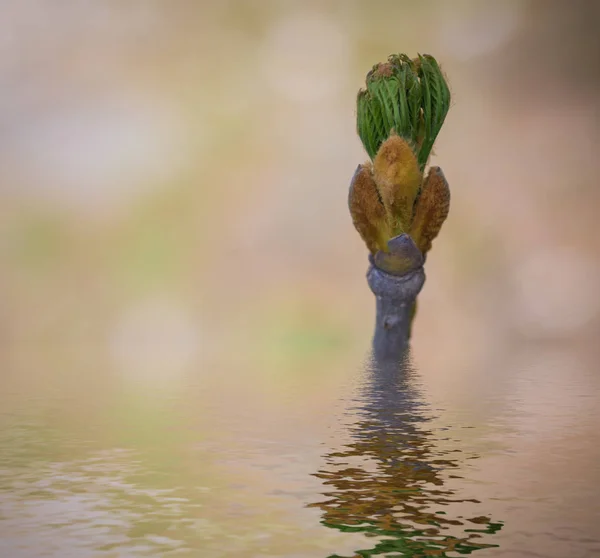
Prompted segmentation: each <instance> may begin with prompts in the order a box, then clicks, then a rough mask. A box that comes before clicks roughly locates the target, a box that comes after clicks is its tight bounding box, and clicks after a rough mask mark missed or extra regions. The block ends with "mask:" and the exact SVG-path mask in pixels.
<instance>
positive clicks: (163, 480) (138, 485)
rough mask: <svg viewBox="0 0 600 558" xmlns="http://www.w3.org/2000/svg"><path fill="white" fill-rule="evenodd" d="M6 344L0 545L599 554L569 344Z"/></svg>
mask: <svg viewBox="0 0 600 558" xmlns="http://www.w3.org/2000/svg"><path fill="white" fill-rule="evenodd" d="M90 357H91V352H90V351H89V350H84V351H80V352H71V353H65V354H63V353H60V354H56V353H53V352H52V351H48V350H42V349H40V350H38V351H30V352H26V354H24V355H17V354H16V353H15V354H13V355H12V356H11V358H7V359H6V366H5V371H4V373H3V376H2V384H3V385H2V390H1V395H0V398H1V400H0V403H1V407H0V412H1V415H0V556H2V557H4V556H6V557H7V558H8V557H14V558H19V557H38V556H40V557H41V556H57V557H58V556H60V557H65V558H66V557H71V556H72V557H87V556H90V557H93V556H106V557H109V556H114V557H117V556H119V557H120V556H199V557H200V556H201V557H230V556H231V557H233V556H236V557H237V556H251V557H257V558H258V557H269V556H285V557H298V558H299V557H315V558H317V557H318V558H325V557H334V556H337V557H348V558H350V557H358V556H360V557H367V556H460V555H466V554H471V553H473V554H475V555H476V556H482V557H484V556H507V557H511V556H541V557H557V558H559V557H560V558H563V557H566V556H569V557H581V558H585V557H588V556H589V557H592V556H597V555H600V534H599V533H600V530H599V529H598V528H597V526H598V525H599V524H600V508H599V505H598V497H599V495H600V492H599V489H598V486H599V484H598V483H599V481H600V451H599V449H598V448H599V447H600V436H599V434H598V431H599V426H600V412H599V409H600V404H599V403H600V398H599V391H598V378H597V374H596V371H595V370H594V369H593V366H589V365H586V363H584V362H581V361H580V360H579V359H578V357H577V354H576V353H572V352H570V351H568V350H559V349H556V348H552V349H549V348H548V347H541V348H539V350H537V349H536V350H531V349H523V350H522V351H520V352H516V353H515V354H512V355H510V357H507V358H506V363H505V364H506V365H505V367H504V368H503V369H502V370H496V369H495V368H490V369H489V370H485V369H478V370H473V371H465V374H464V375H463V376H462V377H460V378H458V377H457V378H454V379H453V378H445V377H444V375H443V370H427V369H423V368H420V367H419V359H418V355H416V356H415V355H414V354H413V355H407V356H406V358H405V359H404V360H403V361H402V362H400V363H394V364H390V363H387V364H386V363H378V362H375V361H374V360H373V359H372V358H371V357H369V356H367V357H366V358H365V360H364V362H357V363H356V365H355V366H354V367H344V368H343V369H336V368H335V367H331V366H325V365H323V366H322V367H319V366H316V368H315V369H312V370H301V371H298V370H297V369H294V368H293V367H290V369H289V370H287V371H286V370H282V371H280V374H279V375H276V376H273V375H268V374H267V375H264V374H263V375H261V374H255V373H254V372H253V371H252V370H245V369H244V367H243V366H241V367H239V368H238V369H237V370H232V371H229V372H228V373H227V374H225V373H221V374H219V373H218V370H216V369H215V368H211V367H210V365H208V364H207V363H198V364H197V367H194V366H192V367H190V368H189V369H187V370H186V371H185V372H183V373H181V374H179V375H178V376H175V375H170V374H166V375H161V372H160V367H158V368H154V369H152V370H150V369H148V370H145V371H144V370H139V371H137V372H135V373H134V372H133V371H132V370H125V369H120V368H119V367H116V366H115V365H114V363H111V361H109V360H107V359H105V358H103V357H102V356H101V355H97V356H96V358H90Z"/></svg>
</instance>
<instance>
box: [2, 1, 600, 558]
mask: <svg viewBox="0 0 600 558" xmlns="http://www.w3.org/2000/svg"><path fill="white" fill-rule="evenodd" d="M599 6H600V4H599V3H598V2H593V1H587V0H580V1H570V2H566V1H553V0H544V1H541V0H539V1H525V0H523V1H511V0H506V1H503V2H491V1H490V2H483V1H477V0H471V1H467V0H464V1H462V0H461V1H454V2H443V1H427V0H420V1H418V2H416V1H415V2H398V1H391V0H390V1H366V0H365V1H359V0H345V1H341V0H340V1H322V0H319V1H316V0H315V1H311V0H308V1H306V0H303V1H292V0H290V1H287V0H255V1H250V0H248V1H242V0H230V1H218V2H217V1H192V0H189V1H186V0H178V1H173V2H167V1H162V2H161V1H158V0H139V1H138V0H127V1H120V0H114V1H96V2H88V1H75V0H73V1H55V2H46V1H41V0H38V1H35V0H24V1H10V0H4V1H2V2H0V12H1V15H0V79H1V88H0V90H1V94H0V129H1V133H0V360H1V362H0V366H1V367H2V371H1V372H0V373H1V374H2V382H3V384H4V388H3V389H2V392H1V393H0V404H1V405H2V406H3V408H4V409H5V410H6V409H8V410H11V409H12V410H17V409H19V408H21V407H22V406H23V401H24V400H26V399H27V398H30V397H34V398H35V397H36V396H37V395H36V394H39V397H40V398H42V399H43V398H45V397H46V396H47V394H48V393H50V392H52V393H55V395H56V397H58V398H59V400H60V401H61V403H60V405H59V406H58V408H57V411H56V414H54V415H52V417H46V419H47V421H50V422H51V421H52V420H56V421H58V423H60V424H61V425H75V424H78V423H81V424H85V423H86V421H87V422H88V423H90V424H91V423H93V420H94V419H93V416H92V415H94V413H95V412H96V411H98V412H100V411H99V410H98V409H99V406H100V403H98V404H97V406H98V408H96V407H95V406H94V405H95V401H96V400H97V401H111V404H113V403H114V398H113V396H114V392H112V391H110V390H112V389H114V386H115V385H121V384H119V383H118V382H122V381H126V382H130V384H131V385H132V386H135V387H134V388H132V390H133V391H132V392H131V393H132V394H133V395H131V397H132V398H135V397H138V396H139V398H140V399H144V398H145V399H147V398H148V397H150V396H149V393H150V392H149V391H148V390H152V389H154V388H156V391H157V392H161V393H175V391H168V390H169V389H170V390H176V389H184V388H183V387H182V386H186V385H188V383H189V381H190V380H189V379H190V378H194V381H195V382H200V383H202V384H203V385H205V384H206V385H208V384H211V383H213V384H214V385H219V386H221V387H227V388H228V392H227V396H223V397H222V399H219V397H216V398H212V399H211V401H210V404H212V405H214V406H216V407H219V406H220V407H219V408H220V411H219V412H220V413H221V415H222V416H227V414H228V413H231V412H232V411H233V410H234V409H236V405H238V404H240V402H242V401H243V402H244V405H246V406H249V408H250V409H252V411H251V412H250V411H248V414H249V416H252V417H253V420H255V421H256V422H257V423H258V424H260V421H261V417H263V418H264V417H267V416H268V417H269V418H268V420H269V421H272V417H273V415H272V414H271V415H269V414H268V413H269V412H271V413H273V412H274V413H279V416H281V417H286V416H288V415H287V414H286V413H288V412H290V409H292V410H293V409H301V408H303V407H306V406H307V405H313V406H316V407H319V408H320V409H321V411H322V410H323V409H324V408H326V407H327V408H328V403H329V402H331V403H332V405H333V401H334V400H335V396H336V394H335V392H334V390H333V388H332V386H335V385H337V382H338V381H339V378H340V377H342V376H343V375H344V374H345V373H346V372H345V371H347V370H349V369H350V368H352V367H354V368H356V367H357V366H358V365H359V364H360V362H361V358H362V357H363V355H364V354H365V351H366V350H367V349H368V345H369V340H370V336H371V333H372V327H373V323H374V300H373V296H372V294H371V293H370V291H369V289H368V287H367V284H366V280H365V272H366V269H367V251H366V248H365V247H364V245H363V244H362V242H361V240H360V238H359V236H358V234H357V233H356V232H355V231H354V229H353V227H352V223H351V220H350V216H349V213H348V209H347V191H348V185H349V180H350V178H351V176H352V174H353V172H354V169H355V168H356V166H357V164H358V163H361V162H364V160H365V159H366V154H365V152H364V151H363V149H362V146H361V144H360V141H359V139H358V137H357V136H356V133H355V106H354V103H355V96H356V93H357V91H358V89H359V88H360V87H361V85H362V84H363V80H364V77H365V75H366V72H367V71H368V70H369V69H370V68H371V67H372V65H373V64H374V63H376V62H379V61H382V60H385V59H386V57H387V56H388V55H389V54H391V53H393V52H406V53H408V54H411V55H416V53H417V52H420V53H429V54H433V55H434V56H435V57H436V58H437V59H438V60H439V61H440V63H441V65H442V67H443V69H444V70H445V72H446V73H447V75H448V78H449V82H450V85H451V90H452V95H453V102H452V107H451V110H450V112H449V115H448V117H447V120H446V123H445V125H444V128H443V129H442V132H441V134H440V136H439V138H438V141H437V144H436V148H435V152H434V155H433V158H432V161H431V162H432V163H433V164H436V165H440V166H441V167H442V168H443V170H444V172H445V175H446V177H447V178H448V181H449V183H450V187H451V190H452V196H453V197H452V204H451V211H450V216H449V219H448V221H447V222H446V224H445V225H444V227H443V228H442V232H441V235H440V237H439V238H438V239H437V240H436V241H435V242H434V246H433V250H432V252H431V253H430V254H429V256H428V261H427V266H426V273H427V277H428V279H427V282H426V285H425V288H424V290H423V292H422V294H421V295H420V298H419V313H418V318H417V322H416V326H415V330H414V342H413V350H414V354H415V355H416V358H417V360H418V363H419V367H420V368H421V369H423V370H426V371H429V372H428V374H427V375H426V380H425V381H426V382H428V389H430V390H431V393H433V394H435V393H439V394H444V396H445V397H450V398H454V400H455V401H457V405H459V403H458V402H463V403H464V402H466V401H468V400H471V403H470V405H471V407H470V408H471V411H472V412H474V413H475V414H477V413H480V414H481V416H486V413H491V412H492V411H491V410H490V408H489V406H487V405H483V404H482V405H479V406H477V404H476V402H473V400H472V398H471V396H470V395H469V394H470V393H471V390H483V391H485V389H486V388H485V386H486V383H487V382H488V378H489V377H490V376H493V377H501V376H504V375H507V376H510V374H513V375H514V376H515V377H514V378H512V380H514V381H512V380H511V378H508V380H507V382H508V383H507V384H506V385H505V384H503V385H504V386H505V389H506V390H507V391H508V392H511V393H518V397H517V400H518V401H521V402H523V401H524V402H525V403H526V404H527V405H529V408H534V409H535V408H536V405H538V406H542V407H544V408H545V407H546V406H547V405H548V404H549V402H551V403H552V405H556V406H558V407H560V404H561V403H560V402H561V401H563V399H562V398H568V397H570V396H572V397H573V401H575V400H576V399H577V398H578V397H579V395H580V392H582V393H585V392H587V391H589V390H594V389H597V388H598V382H599V379H598V374H597V363H598V358H599V357H600V354H599V347H598V343H597V340H598V335H599V334H600V292H599V286H600V234H598V214H599V210H600V188H599V182H598V176H599V174H598V173H599V171H600V169H599V166H598V140H599V130H600V125H599V108H600V101H599V99H600V45H599V38H598V25H599V24H600V10H599ZM556 363H558V366H559V368H560V369H561V370H563V371H564V370H568V371H569V374H572V375H573V377H574V378H577V381H578V382H579V383H578V384H577V385H578V386H580V391H577V392H576V393H572V394H571V393H570V392H569V390H568V386H569V380H568V376H566V375H565V376H563V375H561V374H558V375H557V376H555V378H554V380H555V381H554V382H553V383H551V384H546V374H547V373H548V370H551V369H554V368H552V366H556V365H557V364H556ZM521 365H522V366H526V367H527V368H528V369H529V370H534V373H533V376H531V377H532V378H533V379H532V381H531V383H527V384H526V385H525V384H520V383H519V379H518V372H517V371H518V370H519V369H520V367H521ZM550 365H552V366H550ZM325 371H326V373H325ZM58 376H60V377H61V378H62V380H61V382H60V384H56V383H55V382H56V377H58ZM299 377H302V378H303V380H302V381H299V380H298V378H299ZM53 378H54V379H53ZM556 378H559V379H558V380H557V379H556ZM511 381H512V383H511ZM56 385H60V389H59V388H56V390H55V391H52V390H54V389H55V387H56ZM128 385H129V384H128ZM107 386H109V387H107ZM140 386H141V387H140ZM235 386H238V387H237V388H236V387H235ZM256 386H260V387H261V389H260V390H259V391H252V390H253V389H256ZM314 386H318V387H319V389H318V390H315V389H314ZM503 389H504V388H503ZM165 390H166V391H165ZM248 390H249V391H248ZM511 390H512V391H511ZM59 391H60V393H59ZM109 391H110V394H112V395H109ZM307 391H308V392H309V393H310V394H311V400H310V402H306V401H305V400H303V392H304V393H306V392H307ZM177 393H181V392H177ZM211 393H213V394H214V393H219V390H218V389H216V388H215V390H213V391H212V392H211ZM140 394H142V395H140ZM173 397H174V398H175V399H176V398H177V397H179V395H173ZM319 397H321V398H322V401H321V402H319ZM127 401H128V404H127V405H124V406H123V409H125V408H129V407H131V401H132V399H128V400H127ZM282 401H285V404H284V403H282ZM581 401H583V400H581ZM205 403H206V404H208V402H207V401H205ZM590 404H591V403H590ZM198 405H200V406H201V403H198ZM499 405H500V403H499ZM582 405H583V403H582ZM586 408H587V407H586ZM265 409H267V410H270V411H267V410H265ZM132 412H133V411H131V410H129V411H127V412H125V411H123V413H124V414H122V415H119V416H120V417H121V419H120V420H121V422H119V421H116V422H115V424H112V426H107V425H106V424H105V425H104V426H102V427H99V428H100V431H101V432H103V433H104V434H105V435H106V436H108V437H109V438H110V436H112V435H113V434H114V433H115V432H117V431H119V430H122V429H123V428H124V429H125V431H127V428H131V431H132V432H134V431H135V432H138V430H135V429H136V428H138V426H140V425H141V424H144V428H148V429H149V431H151V430H152V429H154V428H159V427H158V422H160V421H157V422H156V423H154V422H151V421H149V417H150V416H151V415H152V412H150V411H148V414H147V415H144V414H143V413H141V414H140V415H139V417H141V418H136V419H135V420H137V421H138V422H137V423H136V425H137V426H135V427H134V426H132V424H133V423H131V424H130V423H129V422H128V420H131V421H132V420H133V419H131V416H133V415H128V414H127V413H132ZM211 412H212V411H211ZM215 413H217V411H215ZM261 413H262V414H261ZM332 413H333V411H332ZM134 414H135V413H134ZM127 417H129V418H127ZM136 417H137V415H136ZM522 419H523V421H525V422H524V423H523V424H526V425H528V427H530V428H531V429H532V432H535V433H536V436H537V435H538V434H539V433H540V430H539V429H540V428H541V431H542V432H544V431H545V430H544V428H543V427H542V426H541V425H540V424H538V423H534V422H530V423H527V419H526V417H524V418H523V417H522ZM264 420H267V419H264ZM320 420H323V415H322V414H320V415H319V414H315V415H314V416H305V415H303V421H302V425H301V427H302V428H303V429H304V432H305V433H306V436H309V437H310V436H311V435H313V434H314V431H313V430H311V428H313V426H314V428H317V426H315V425H317V424H318V423H319V421H320ZM123 421H124V422H123ZM290 421H291V422H290ZM63 423H64V424H63ZM117 423H118V424H117ZM138 423H139V424H138ZM123 424H125V426H123ZM148 424H150V426H148ZM293 424H295V426H299V423H298V424H296V423H293V421H292V419H289V417H288V419H285V418H283V419H282V422H281V424H279V425H273V426H271V428H273V429H279V432H280V436H281V437H285V436H286V429H287V430H288V431H289V429H290V428H291V427H292V425H293ZM585 424H586V425H587V426H585V428H587V429H588V430H585V429H584V431H582V436H584V435H586V432H587V433H591V432H592V428H593V425H592V424H591V423H590V424H587V423H585ZM128 425H129V426H128ZM311 425H313V426H311ZM560 426H561V428H562V427H564V426H565V424H561V425H560ZM596 426H597V425H596ZM162 427H164V425H162ZM65 428H67V427H66V426H65ZM69 428H70V427H69ZM73 428H75V426H73ZM140 428H141V426H140ZM206 428H209V427H208V426H206ZM211 428H212V426H211ZM548 428H550V427H548ZM596 430H597V428H596ZM107 432H112V433H113V434H110V435H109V434H107ZM104 434H103V435H104ZM532 439H533V438H532ZM532 439H528V441H527V444H529V443H532ZM581 439H583V438H581ZM131 440H132V442H131V443H133V444H134V445H135V444H138V445H140V444H142V445H143V444H144V443H146V442H144V440H151V441H152V440H153V438H152V434H151V433H148V437H147V438H143V436H142V434H139V432H138V433H137V434H135V435H134V434H132V438H131ZM151 441H150V442H148V443H149V444H150V445H151V444H152V443H153V442H151ZM123 443H124V444H126V442H123ZM232 443H233V442H232ZM574 443H575V442H574ZM577 443H579V442H577ZM542 449H543V448H542ZM542 449H540V453H538V454H536V453H535V452H534V453H532V454H528V455H529V457H528V459H529V461H528V463H529V464H530V465H531V466H532V467H533V469H535V464H536V463H537V464H540V463H542V462H543V459H544V456H543V453H542ZM65 451H67V450H65ZM69 451H71V450H68V451H67V453H69ZM73 451H74V450H73ZM566 451H569V450H568V449H567V450H566ZM588 451H592V449H591V448H588ZM593 451H596V450H593ZM590 455H591V454H588V456H590ZM594 455H595V456H597V451H596V453H595V454H594ZM315 459H318V456H316V457H315ZM536 460H537V461H536ZM596 462H597V461H596ZM532 464H533V465H532ZM582 467H583V468H584V469H585V471H587V472H588V473H590V471H591V467H592V460H591V457H590V459H589V460H587V461H586V462H585V464H583V465H582ZM582 470H583V469H582ZM561 471H562V473H565V471H563V470H562V469H561ZM595 471H596V473H597V469H595ZM562 473H561V474H562ZM565 474H566V473H565ZM582 474H583V473H582ZM523 478H526V474H525V476H523ZM513 480H514V482H515V485H517V484H518V479H517V478H516V477H515V478H514V479H513ZM546 482H547V486H553V485H554V484H553V483H554V480H553V479H552V478H550V477H548V478H547V479H546ZM540 490H541V489H540ZM573 497H574V498H576V497H579V496H573ZM577 502H578V501H577V500H574V502H573V503H574V509H577V507H576V506H575V504H577ZM582 505H583V506H584V507H585V505H586V504H582ZM580 509H581V506H580ZM215 513H218V512H217V511H215ZM582 513H583V511H582ZM282 536H283V535H282ZM567 554H568V552H567ZM567 554H565V553H563V554H562V555H563V556H564V555H567ZM512 556H516V554H512Z"/></svg>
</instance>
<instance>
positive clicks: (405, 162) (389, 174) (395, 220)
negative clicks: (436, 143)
mask: <svg viewBox="0 0 600 558" xmlns="http://www.w3.org/2000/svg"><path fill="white" fill-rule="evenodd" d="M373 176H374V179H375V183H376V184H377V187H378V189H379V194H380V195H381V199H382V200H383V205H384V206H385V209H386V212H387V214H388V219H389V223H390V225H391V228H392V232H393V233H394V236H395V235H398V234H401V233H403V232H408V230H409V228H410V225H411V222H412V216H413V205H414V202H415V198H416V197H417V193H418V191H419V188H420V185H421V180H422V176H421V172H420V170H419V165H418V163H417V158H416V156H415V153H414V151H413V150H412V149H411V147H410V145H409V144H408V142H407V141H406V140H404V139H403V138H401V137H400V136H397V135H392V136H390V137H389V138H388V139H387V140H386V141H385V142H383V143H382V144H381V147H380V148H379V151H378V152H377V156H376V157H375V160H374V162H373Z"/></svg>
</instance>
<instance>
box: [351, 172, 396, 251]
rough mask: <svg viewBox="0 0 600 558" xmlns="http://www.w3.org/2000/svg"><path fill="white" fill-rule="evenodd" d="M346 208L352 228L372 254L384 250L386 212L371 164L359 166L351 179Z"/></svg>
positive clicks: (386, 228) (386, 234)
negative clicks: (348, 211)
mask: <svg viewBox="0 0 600 558" xmlns="http://www.w3.org/2000/svg"><path fill="white" fill-rule="evenodd" d="M348 206H349V208H350V215H351V216H352V222H353V223H354V227H355V228H356V230H357V231H358V234H360V236H361V238H362V239H363V240H364V242H365V244H366V245H367V248H368V249H369V251H370V252H371V253H372V254H375V253H376V252H377V251H378V250H386V241H387V239H386V236H388V235H389V232H388V225H387V221H386V211H385V207H384V206H383V203H382V202H381V198H380V195H379V192H378V191H377V186H376V185H375V181H374V180H373V176H372V173H371V163H370V162H369V163H365V164H364V165H359V166H358V168H357V169H356V172H355V173H354V176H353V177H352V182H351V184H350V192H349V195H348Z"/></svg>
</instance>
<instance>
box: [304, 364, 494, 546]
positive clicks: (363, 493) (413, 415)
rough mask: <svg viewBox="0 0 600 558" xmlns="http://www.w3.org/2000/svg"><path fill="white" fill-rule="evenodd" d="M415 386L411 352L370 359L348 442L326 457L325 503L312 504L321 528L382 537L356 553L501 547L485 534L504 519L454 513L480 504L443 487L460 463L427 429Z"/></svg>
mask: <svg viewBox="0 0 600 558" xmlns="http://www.w3.org/2000/svg"><path fill="white" fill-rule="evenodd" d="M415 383H416V378H415V372H414V371H413V370H412V369H411V366H410V358H409V354H408V353H406V354H405V355H404V357H403V359H402V361H401V362H390V361H387V362H386V361H381V360H380V361H376V360H375V359H374V358H373V357H371V360H370V362H369V366H368V367H367V369H366V378H365V381H364V383H363V385H361V386H360V390H359V396H358V402H359V406H358V408H357V409H355V414H353V416H354V417H355V418H354V420H353V423H352V424H350V425H349V427H348V428H347V430H348V434H349V435H350V437H351V442H350V443H348V444H345V445H344V446H343V449H341V450H340V451H333V452H331V453H328V454H326V455H325V459H326V463H327V465H326V466H325V467H324V468H323V469H322V470H320V471H319V472H318V473H317V474H316V476H317V477H319V478H321V479H323V480H324V484H325V486H326V487H327V490H326V492H324V496H326V498H327V499H326V500H324V501H322V502H318V503H313V504H310V507H319V508H321V509H322V510H323V520H322V523H323V524H324V525H326V526H327V527H332V528H335V529H339V530H340V531H344V532H361V533H364V534H365V535H367V536H372V537H377V539H378V542H377V543H376V544H375V545H374V546H373V547H372V548H371V549H369V550H359V551H357V553H356V556H362V557H366V556H376V555H389V556H392V555H393V556H447V554H446V553H447V552H450V551H454V553H458V554H470V553H471V552H473V551H475V550H478V549H482V548H489V547H493V546H497V545H495V544H492V543H489V542H486V540H485V539H484V535H485V534H493V533H495V532H496V531H498V530H500V529H501V528H502V523H501V522H492V521H491V520H490V518H488V517H486V516H478V517H471V518H468V519H464V517H463V516H460V515H456V516H453V515H450V514H451V511H452V512H455V511H456V509H457V508H459V507H462V506H463V505H464V504H478V503H479V502H478V501H477V500H469V499H460V495H459V494H456V493H455V490H453V489H451V488H448V487H445V486H444V483H445V481H446V479H449V478H460V477H459V476H458V475H451V474H448V473H447V471H448V470H452V469H455V468H457V467H458V466H459V462H458V461H457V460H456V459H449V458H448V457H447V454H448V453H451V452H452V451H458V450H442V449H440V448H439V447H436V446H437V445H439V444H436V442H439V439H436V438H435V432H434V431H432V429H431V428H429V429H428V422H429V421H431V420H432V417H431V415H428V407H427V404H426V403H425V402H424V401H423V400H422V399H421V397H420V393H419V391H418V389H417V387H416V385H415ZM389 553H392V554H389ZM452 555H455V554H452ZM336 556H337V555H336Z"/></svg>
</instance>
